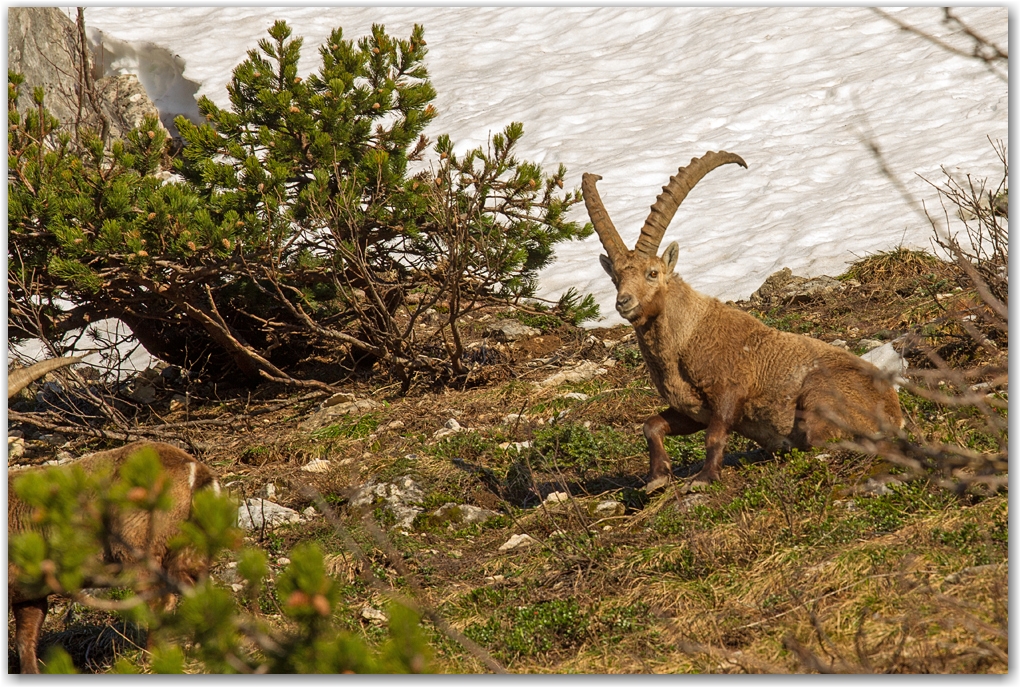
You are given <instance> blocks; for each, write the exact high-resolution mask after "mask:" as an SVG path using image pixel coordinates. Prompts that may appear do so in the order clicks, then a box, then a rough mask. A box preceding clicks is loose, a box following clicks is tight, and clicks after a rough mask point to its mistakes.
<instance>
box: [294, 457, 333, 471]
mask: <svg viewBox="0 0 1020 687" xmlns="http://www.w3.org/2000/svg"><path fill="white" fill-rule="evenodd" d="M329 465H330V463H329V461H328V460H322V459H321V458H320V459H316V460H311V461H308V463H306V464H305V465H302V466H301V469H302V470H304V471H305V472H326V471H328V470H329Z"/></svg>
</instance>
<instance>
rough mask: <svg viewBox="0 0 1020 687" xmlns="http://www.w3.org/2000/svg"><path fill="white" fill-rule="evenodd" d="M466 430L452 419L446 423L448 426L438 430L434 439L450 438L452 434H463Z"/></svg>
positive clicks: (433, 436)
mask: <svg viewBox="0 0 1020 687" xmlns="http://www.w3.org/2000/svg"><path fill="white" fill-rule="evenodd" d="M464 429H465V428H464V427H461V424H460V423H459V422H457V421H456V420H455V419H453V418H452V417H451V418H450V419H449V420H447V421H446V424H445V425H443V428H442V429H438V430H436V432H435V433H434V434H433V435H432V438H433V439H442V438H443V437H447V436H450V435H451V434H456V433H457V432H463V431H464Z"/></svg>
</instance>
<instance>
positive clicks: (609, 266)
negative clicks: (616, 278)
mask: <svg viewBox="0 0 1020 687" xmlns="http://www.w3.org/2000/svg"><path fill="white" fill-rule="evenodd" d="M599 262H600V263H602V269H604V270H605V271H606V274H608V275H609V276H610V277H612V276H613V261H612V260H610V259H609V256H608V255H600V256H599Z"/></svg>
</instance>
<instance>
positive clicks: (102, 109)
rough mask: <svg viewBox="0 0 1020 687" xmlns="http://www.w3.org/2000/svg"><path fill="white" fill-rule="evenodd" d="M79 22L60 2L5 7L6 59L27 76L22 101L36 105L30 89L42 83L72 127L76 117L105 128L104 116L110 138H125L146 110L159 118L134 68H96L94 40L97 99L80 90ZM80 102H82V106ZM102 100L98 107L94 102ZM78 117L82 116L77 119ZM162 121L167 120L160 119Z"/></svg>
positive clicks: (50, 104)
mask: <svg viewBox="0 0 1020 687" xmlns="http://www.w3.org/2000/svg"><path fill="white" fill-rule="evenodd" d="M77 36H78V28H77V25H76V23H75V21H74V20H72V19H71V18H70V17H69V16H68V15H67V14H66V13H65V12H64V11H62V10H60V9H58V8H56V7H11V8H9V9H8V11H7V64H8V68H9V69H10V70H11V71H14V72H18V73H20V74H23V75H24V76H25V83H24V84H23V85H22V87H21V96H20V98H19V100H18V104H19V106H20V107H21V108H22V109H24V108H26V107H31V106H32V91H33V89H34V88H35V87H36V86H42V87H43V88H44V89H45V91H46V100H45V101H44V102H45V104H46V107H47V109H49V111H50V112H51V113H52V114H53V116H54V117H56V118H57V119H59V120H60V123H61V124H63V125H64V126H65V127H66V128H67V129H68V130H71V129H72V128H73V126H74V123H75V121H80V122H81V123H82V124H83V125H84V126H86V127H89V128H91V129H93V130H95V131H101V128H102V119H103V118H105V119H106V122H107V124H108V125H109V134H110V136H111V137H112V138H123V137H124V136H125V135H126V134H127V132H128V131H130V130H131V129H133V128H135V127H137V126H138V125H139V124H141V123H142V120H143V119H144V118H145V117H146V115H151V116H153V117H156V119H157V121H158V120H159V111H158V110H157V109H156V106H155V105H154V104H153V102H152V99H151V98H150V97H149V95H148V94H147V93H146V92H145V88H144V87H143V86H142V84H141V83H140V82H139V81H138V77H137V76H135V75H134V74H114V75H112V76H103V75H102V74H101V73H99V72H98V69H97V68H96V65H95V63H96V59H95V55H94V52H95V50H96V48H95V46H94V45H92V44H91V42H89V51H90V57H89V60H90V62H91V63H92V73H93V76H94V77H95V80H94V87H95V88H94V94H95V96H96V103H93V102H92V99H91V98H89V97H84V98H81V97H79V94H80V92H81V88H80V86H79V72H80V69H79V64H80V63H81V55H80V52H79V48H78V41H77ZM79 102H81V108H80V109H79ZM96 105H98V109H97V107H96ZM79 118H80V119H79ZM160 126H161V127H162V126H163V125H162V124H160Z"/></svg>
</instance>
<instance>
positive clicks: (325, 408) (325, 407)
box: [298, 394, 379, 432]
mask: <svg viewBox="0 0 1020 687" xmlns="http://www.w3.org/2000/svg"><path fill="white" fill-rule="evenodd" d="M348 395H349V394H343V396H348ZM339 396H341V394H336V395H334V396H332V397H330V398H329V399H327V400H326V401H325V402H324V403H323V404H322V405H321V406H320V407H319V409H318V410H316V411H315V412H314V413H312V414H311V415H309V416H308V417H307V418H306V419H305V420H304V421H302V422H301V423H300V424H298V429H300V430H303V431H305V432H314V431H315V430H317V429H320V428H322V427H325V426H327V425H331V424H333V423H334V422H335V421H336V419H337V418H339V417H343V416H344V415H363V414H364V413H367V412H369V411H371V410H375V409H376V408H378V407H379V404H378V403H376V402H375V401H373V400H371V399H368V398H363V399H361V400H356V401H353V400H352V401H348V400H343V399H338V397H339Z"/></svg>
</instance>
